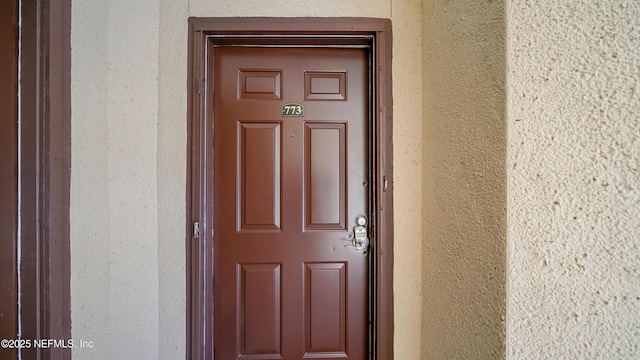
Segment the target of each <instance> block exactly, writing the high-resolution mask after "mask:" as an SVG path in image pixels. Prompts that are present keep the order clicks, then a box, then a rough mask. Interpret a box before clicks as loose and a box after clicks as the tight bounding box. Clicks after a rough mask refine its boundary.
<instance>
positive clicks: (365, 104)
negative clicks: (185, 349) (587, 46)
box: [213, 46, 370, 360]
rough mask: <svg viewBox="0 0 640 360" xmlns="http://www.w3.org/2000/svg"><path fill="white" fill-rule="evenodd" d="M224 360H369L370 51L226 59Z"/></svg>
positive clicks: (220, 141)
mask: <svg viewBox="0 0 640 360" xmlns="http://www.w3.org/2000/svg"><path fill="white" fill-rule="evenodd" d="M214 56H215V57H214V64H215V66H214V79H213V80H214V84H215V85H214V103H213V107H214V159H213V162H214V219H213V220H214V222H213V228H214V339H215V341H214V343H215V344H214V347H215V349H214V354H215V358H216V359H222V360H227V359H302V358H314V359H335V358H344V359H354V360H355V359H358V360H362V359H365V358H366V356H367V347H368V340H367V334H368V303H369V300H368V269H367V264H368V254H366V250H363V249H356V248H354V247H346V245H351V244H352V241H351V240H350V238H351V237H352V235H353V227H354V226H355V225H356V223H355V222H356V218H357V217H358V216H365V217H369V212H370V211H369V206H368V194H369V189H368V187H369V183H370V179H369V157H368V153H369V151H368V149H369V144H368V131H369V125H368V124H369V85H368V83H369V80H368V79H369V69H368V64H369V50H367V49H362V48H273V47H271V48H268V47H224V46H221V47H217V48H216V50H215V55H214Z"/></svg>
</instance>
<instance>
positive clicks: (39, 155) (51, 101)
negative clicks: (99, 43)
mask: <svg viewBox="0 0 640 360" xmlns="http://www.w3.org/2000/svg"><path fill="white" fill-rule="evenodd" d="M20 6H21V7H22V9H21V13H22V20H21V28H22V34H21V39H20V42H21V50H20V51H21V58H22V59H21V80H20V82H21V109H22V110H21V115H20V119H21V120H20V122H21V139H22V145H21V153H22V158H21V164H22V165H21V166H22V176H21V179H20V181H21V186H22V188H21V197H22V209H21V233H20V234H21V248H22V250H21V262H22V264H21V266H20V271H21V282H20V283H21V293H22V301H21V304H22V305H21V311H20V314H21V337H22V339H32V340H33V339H55V340H64V341H66V340H69V339H71V296H70V295H71V291H70V273H71V272H70V249H69V246H70V240H69V237H70V235H69V205H70V175H71V85H70V83H71V40H70V39H71V1H70V0H37V1H21V5H20ZM22 358H23V359H41V358H42V359H71V349H65V348H55V347H52V348H49V349H35V348H31V349H24V350H23V351H22Z"/></svg>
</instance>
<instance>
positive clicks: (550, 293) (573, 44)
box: [507, 0, 640, 359]
mask: <svg viewBox="0 0 640 360" xmlns="http://www.w3.org/2000/svg"><path fill="white" fill-rule="evenodd" d="M507 14H508V20H509V22H508V24H509V26H508V42H507V48H508V60H507V63H508V72H507V77H508V84H509V86H508V119H509V120H508V128H509V131H508V133H509V150H508V161H507V165H508V166H507V169H508V174H509V177H508V178H509V185H508V194H509V199H508V203H509V213H508V221H509V230H508V233H509V267H508V273H509V285H508V293H509V303H508V307H509V311H508V314H509V316H508V319H509V320H508V355H509V358H510V359H531V358H541V359H637V358H638V356H639V354H640V326H639V325H638V324H640V120H639V117H638V114H640V96H639V95H638V84H640V63H639V62H638V61H639V60H638V59H640V3H638V2H637V1H626V0H611V1H589V0H573V1H528V2H524V1H515V0H514V1H509V2H508V12H507Z"/></svg>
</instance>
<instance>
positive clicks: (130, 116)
mask: <svg viewBox="0 0 640 360" xmlns="http://www.w3.org/2000/svg"><path fill="white" fill-rule="evenodd" d="M420 6H421V4H420V2H419V1H418V0H397V1H396V0H393V1H389V0H377V1H374V2H370V1H364V0H361V1H346V2H345V1H338V0H331V1H323V2H315V1H311V0H308V1H294V2H292V1H280V2H264V1H246V0H245V1H204V0H192V1H188V0H182V1H174V0H156V1H151V0H145V1H134V2H130V1H122V0H108V1H100V2H95V1H94V2H85V1H73V4H72V8H73V9H72V18H73V20H72V48H73V53H72V89H71V91H72V111H73V115H72V126H73V130H72V131H73V133H72V145H73V147H72V148H73V149H72V151H73V152H72V168H73V169H72V189H71V193H72V204H71V227H72V234H71V237H72V238H71V243H72V260H71V261H72V327H73V329H72V332H73V337H74V339H85V340H93V341H95V342H96V347H95V348H94V349H92V350H76V351H74V358H77V359H129V358H130V359H134V358H135V359H156V358H159V359H180V358H184V354H185V353H186V347H185V323H186V318H185V315H186V314H185V309H186V308H185V306H186V299H185V289H186V283H185V282H186V278H185V249H184V234H185V232H186V231H187V229H185V194H184V191H185V181H186V176H185V175H186V174H185V172H186V159H187V153H186V151H187V149H186V112H187V104H186V81H187V78H186V76H187V59H186V57H187V19H188V17H189V16H200V17H204V16H218V17H219V16H341V17H342V16H369V17H383V18H391V19H392V21H393V24H394V25H393V31H394V44H393V46H394V50H393V51H394V57H395V58H394V68H393V77H394V103H395V111H394V117H395V124H394V133H395V136H394V147H395V148H394V162H395V179H394V184H395V199H396V205H395V211H396V224H395V225H396V239H395V254H396V256H395V258H396V260H395V262H396V269H395V288H394V291H395V294H396V295H395V304H396V308H395V313H396V324H395V326H396V330H395V331H396V332H395V334H396V336H395V353H396V358H398V359H418V358H419V357H420V354H419V351H420V341H421V337H420V334H421V330H420V329H421V321H420V319H421V316H420V314H421V310H422V308H421V290H420V289H421V285H420V284H421V276H422V274H421V272H420V271H419V270H418V269H419V268H420V266H421V250H420V249H421V225H422V224H421V220H420V219H421V195H420V193H421V185H420V184H421V176H420V173H421V171H420V170H421V134H420V132H419V131H415V129H419V128H420V127H421V111H422V109H421V106H420V101H421V99H422V96H421V86H422V83H421V80H420V79H421V51H420V44H421V25H420V22H421V17H420Z"/></svg>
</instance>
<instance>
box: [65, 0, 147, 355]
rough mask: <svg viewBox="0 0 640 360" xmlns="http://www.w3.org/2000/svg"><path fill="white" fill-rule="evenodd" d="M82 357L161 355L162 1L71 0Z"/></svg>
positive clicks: (75, 311) (75, 271)
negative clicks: (159, 121)
mask: <svg viewBox="0 0 640 360" xmlns="http://www.w3.org/2000/svg"><path fill="white" fill-rule="evenodd" d="M71 25H72V30H71V47H72V58H71V61H72V64H71V66H72V73H71V79H72V83H71V95H72V169H71V210H70V211H71V213H70V216H71V321H72V334H73V338H74V339H76V340H86V341H93V342H94V348H92V349H75V350H74V353H73V356H74V359H156V358H158V331H159V330H158V326H159V325H158V311H159V308H158V291H159V287H158V246H157V240H158V218H157V213H158V203H157V181H156V175H157V165H156V157H157V156H156V153H157V150H156V141H157V130H156V127H157V118H158V117H157V114H158V80H157V76H158V41H157V39H158V3H157V2H154V1H150V0H149V1H148V0H140V1H133V2H132V1H128V0H111V1H108V2H102V1H94V2H86V1H74V2H73V4H72V24H71Z"/></svg>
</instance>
